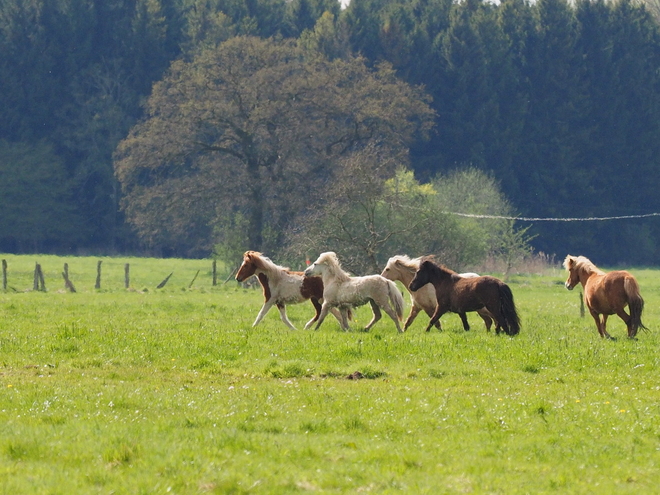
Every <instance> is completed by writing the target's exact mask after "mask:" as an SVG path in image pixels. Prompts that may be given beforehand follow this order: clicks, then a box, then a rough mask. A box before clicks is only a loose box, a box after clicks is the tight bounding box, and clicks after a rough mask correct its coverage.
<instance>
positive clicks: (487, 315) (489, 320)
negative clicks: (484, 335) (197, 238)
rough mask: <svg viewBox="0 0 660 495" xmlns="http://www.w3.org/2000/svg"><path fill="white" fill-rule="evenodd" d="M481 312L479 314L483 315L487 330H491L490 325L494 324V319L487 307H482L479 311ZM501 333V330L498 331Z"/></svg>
mask: <svg viewBox="0 0 660 495" xmlns="http://www.w3.org/2000/svg"><path fill="white" fill-rule="evenodd" d="M477 313H479V316H481V319H482V320H484V324H485V325H486V331H487V332H490V327H491V326H492V325H493V319H492V318H491V316H490V313H489V312H488V310H487V309H486V308H481V309H480V310H478V311H477ZM497 333H499V331H497Z"/></svg>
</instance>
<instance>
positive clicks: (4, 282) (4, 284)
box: [2, 260, 7, 290]
mask: <svg viewBox="0 0 660 495" xmlns="http://www.w3.org/2000/svg"><path fill="white" fill-rule="evenodd" d="M2 290H7V260H2Z"/></svg>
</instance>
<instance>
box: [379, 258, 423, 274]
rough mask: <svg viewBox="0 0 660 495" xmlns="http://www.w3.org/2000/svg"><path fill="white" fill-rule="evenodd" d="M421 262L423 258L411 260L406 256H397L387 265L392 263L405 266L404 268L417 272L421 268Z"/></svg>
mask: <svg viewBox="0 0 660 495" xmlns="http://www.w3.org/2000/svg"><path fill="white" fill-rule="evenodd" d="M421 260H422V259H421V258H410V257H409V256H407V255H405V254H397V255H396V256H392V257H391V258H390V259H389V261H388V262H387V264H388V265H389V264H390V263H393V264H398V265H400V266H403V267H404V268H407V269H408V270H410V271H413V272H415V271H417V269H418V268H419V264H420V262H421Z"/></svg>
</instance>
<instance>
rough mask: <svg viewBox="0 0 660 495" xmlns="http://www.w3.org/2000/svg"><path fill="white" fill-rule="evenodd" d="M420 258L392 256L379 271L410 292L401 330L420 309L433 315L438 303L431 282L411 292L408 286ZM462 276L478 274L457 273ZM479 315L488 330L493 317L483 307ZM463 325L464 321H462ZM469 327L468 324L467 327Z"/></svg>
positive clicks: (417, 267)
mask: <svg viewBox="0 0 660 495" xmlns="http://www.w3.org/2000/svg"><path fill="white" fill-rule="evenodd" d="M420 261H421V258H412V259H411V258H409V257H408V256H406V255H405V254H404V255H397V256H392V257H391V258H390V259H389V260H388V261H387V265H386V266H385V269H384V270H383V272H382V273H381V276H383V277H385V278H386V279H389V280H394V281H397V280H398V281H399V282H401V283H402V284H403V285H405V286H406V289H408V292H409V293H410V298H411V299H412V307H411V308H410V315H409V316H408V319H407V320H406V323H405V324H404V326H403V330H404V331H405V330H407V329H408V327H409V326H410V325H412V322H413V321H415V318H417V315H418V314H419V312H420V311H421V310H424V311H425V312H426V314H427V315H429V317H431V316H433V313H434V312H435V307H436V306H437V304H438V300H437V298H436V295H435V288H434V287H433V284H426V285H425V286H424V287H422V288H421V289H419V290H417V291H415V292H413V291H411V290H410V289H409V288H408V286H409V285H410V282H411V281H412V279H413V277H414V276H415V272H416V271H417V270H419V263H420ZM459 275H460V276H461V277H464V278H474V277H478V276H479V275H478V274H476V273H472V272H468V273H461V274H459ZM477 312H478V313H479V316H481V318H482V319H483V320H484V323H485V324H486V330H488V331H490V328H491V326H492V324H493V319H492V318H491V316H490V313H488V311H487V310H486V309H485V308H483V309H480V310H479V311H477ZM463 324H464V326H465V324H466V322H465V321H464V322H463ZM435 326H436V327H438V328H440V321H438V322H437V323H436V324H435ZM467 328H469V326H468V327H467Z"/></svg>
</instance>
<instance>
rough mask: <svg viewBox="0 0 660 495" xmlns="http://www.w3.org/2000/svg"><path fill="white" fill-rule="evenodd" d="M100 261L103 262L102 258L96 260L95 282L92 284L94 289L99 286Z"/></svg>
mask: <svg viewBox="0 0 660 495" xmlns="http://www.w3.org/2000/svg"><path fill="white" fill-rule="evenodd" d="M101 263H103V261H102V260H98V261H97V262H96V283H95V284H94V288H95V289H100V288H101Z"/></svg>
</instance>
